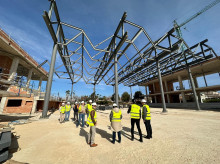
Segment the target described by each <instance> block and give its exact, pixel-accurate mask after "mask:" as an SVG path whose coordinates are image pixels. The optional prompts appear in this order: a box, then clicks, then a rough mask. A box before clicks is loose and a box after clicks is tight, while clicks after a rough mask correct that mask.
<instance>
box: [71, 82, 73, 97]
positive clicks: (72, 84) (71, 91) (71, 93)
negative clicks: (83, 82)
mask: <svg viewBox="0 0 220 164" xmlns="http://www.w3.org/2000/svg"><path fill="white" fill-rule="evenodd" d="M71 101H73V83H72V87H71Z"/></svg>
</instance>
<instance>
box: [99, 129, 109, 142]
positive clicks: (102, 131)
mask: <svg viewBox="0 0 220 164" xmlns="http://www.w3.org/2000/svg"><path fill="white" fill-rule="evenodd" d="M96 133H97V134H99V135H101V137H102V138H105V139H107V140H108V141H109V142H111V138H112V135H111V134H109V133H108V132H107V131H105V130H102V129H99V128H96Z"/></svg>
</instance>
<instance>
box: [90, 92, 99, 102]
mask: <svg viewBox="0 0 220 164" xmlns="http://www.w3.org/2000/svg"><path fill="white" fill-rule="evenodd" d="M97 98H98V96H97V95H96V94H95V92H92V94H91V95H90V99H91V100H93V101H96V99H97Z"/></svg>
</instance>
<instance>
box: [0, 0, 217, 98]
mask: <svg viewBox="0 0 220 164" xmlns="http://www.w3.org/2000/svg"><path fill="white" fill-rule="evenodd" d="M56 2H57V6H58V11H59V14H60V18H61V20H62V22H66V23H68V24H71V25H74V26H77V27H80V28H82V29H83V30H84V31H85V32H86V34H87V35H88V37H89V38H90V40H91V41H92V42H93V44H94V45H95V44H97V43H99V42H101V41H102V40H104V39H106V38H107V37H109V36H111V35H112V34H113V33H114V31H115V29H116V27H117V25H118V23H119V21H120V18H121V17H122V15H123V13H124V12H125V11H126V12H127V20H129V21H131V22H134V23H136V24H138V25H141V26H142V27H144V28H145V30H146V31H147V32H148V34H149V35H150V37H151V38H152V39H153V40H156V39H158V38H159V37H160V36H162V35H164V34H165V33H166V32H167V31H168V30H169V29H171V28H172V26H173V21H174V20H176V21H177V22H178V23H179V24H180V23H182V22H184V21H185V20H186V19H187V18H189V17H191V16H192V15H193V14H195V13H196V12H197V11H199V10H201V9H202V8H203V7H204V6H206V5H208V4H209V3H210V0H194V1H192V0H178V1H177V0H166V1H165V0H111V1H103V0H74V1H73V0H57V1H56ZM211 2H212V1H211ZM49 4H50V3H49V1H48V0H10V1H9V0H0V28H2V29H3V30H4V31H6V32H7V33H8V34H9V35H10V36H11V37H12V38H13V39H14V40H15V41H16V42H17V43H18V44H19V45H20V46H21V47H22V48H23V49H24V50H25V51H26V52H27V53H28V54H30V56H32V57H33V58H34V59H35V60H36V61H37V62H38V63H42V62H43V61H45V60H49V62H50V60H51V54H52V48H53V41H52V39H51V36H50V33H49V31H48V29H47V27H46V24H45V22H44V20H43V17H42V15H43V11H44V10H45V11H48V9H49ZM219 18H220V3H219V4H217V5H216V6H214V7H213V8H211V9H210V10H208V11H206V12H205V13H203V14H202V15H200V16H199V17H197V18H196V19H194V20H192V21H191V22H189V23H188V24H186V25H185V26H184V28H183V29H182V33H183V38H184V39H185V41H186V42H187V43H188V45H190V46H192V45H194V44H196V43H198V42H200V41H202V40H204V39H209V41H208V45H210V46H211V47H212V48H213V49H214V50H215V52H216V53H217V54H218V55H219V54H220V30H219V29H220V19H219ZM61 63H62V61H61V59H60V58H59V56H58V55H57V60H56V67H57V66H59V65H60V64H61ZM44 68H45V70H47V71H49V65H44ZM198 81H199V83H200V85H201V86H204V81H203V78H201V77H200V78H198ZM207 81H208V85H216V84H219V83H220V77H219V75H217V74H214V75H209V76H208V78H207ZM34 85H35V87H37V85H38V83H37V82H34ZM175 85H178V84H176V83H175V84H174V87H175ZM184 85H185V88H187V85H188V82H184ZM45 88H46V83H45V82H44V83H43V86H42V90H43V91H45ZM66 90H71V81H70V80H64V79H59V78H58V77H57V76H56V75H54V78H53V85H52V95H57V94H58V92H59V95H61V96H65V92H66ZM73 90H74V92H75V94H76V95H77V96H81V95H90V94H91V93H92V92H93V85H87V84H85V82H84V81H83V80H80V81H79V82H78V83H76V84H74V87H73ZM139 90H140V91H142V92H143V93H145V88H144V87H139V86H134V87H132V92H133V94H134V92H135V91H139ZM125 91H127V92H128V93H130V88H128V87H126V86H123V85H122V84H120V85H119V95H121V94H122V93H123V92H125ZM96 93H97V94H100V95H102V96H111V95H112V94H113V87H112V86H107V85H105V83H104V82H103V81H102V82H101V83H100V84H99V85H97V86H96Z"/></svg>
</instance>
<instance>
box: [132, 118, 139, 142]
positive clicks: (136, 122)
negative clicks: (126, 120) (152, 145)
mask: <svg viewBox="0 0 220 164" xmlns="http://www.w3.org/2000/svg"><path fill="white" fill-rule="evenodd" d="M134 124H136V126H137V129H138V133H139V136H140V139H142V132H141V128H140V119H133V118H131V138H134Z"/></svg>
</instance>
